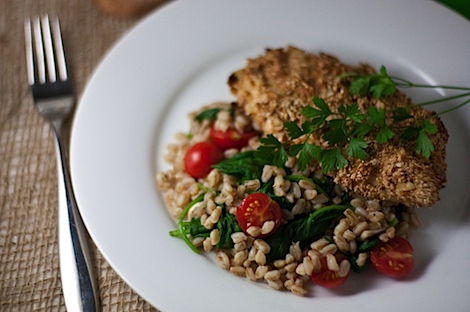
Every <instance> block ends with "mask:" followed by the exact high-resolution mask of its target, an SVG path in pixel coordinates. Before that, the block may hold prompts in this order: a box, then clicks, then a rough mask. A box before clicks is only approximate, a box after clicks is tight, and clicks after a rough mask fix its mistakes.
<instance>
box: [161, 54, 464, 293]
mask: <svg viewBox="0 0 470 312" xmlns="http://www.w3.org/2000/svg"><path fill="white" fill-rule="evenodd" d="M228 85H229V88H230V90H231V92H232V94H233V95H234V96H235V98H236V100H235V102H233V103H214V104H211V105H208V106H205V107H202V108H201V109H199V110H198V111H195V112H192V113H191V114H190V115H189V119H190V132H189V133H179V134H177V136H176V142H175V143H174V144H171V145H170V146H169V147H168V154H167V155H166V156H165V160H166V161H168V162H169V163H170V164H171V165H172V168H171V169H170V170H168V171H165V172H159V173H158V174H157V183H158V186H159V188H160V189H161V190H162V191H163V193H164V198H165V201H166V203H167V205H168V208H169V210H170V212H171V213H172V215H173V216H174V217H175V218H176V219H177V222H178V226H177V229H175V230H174V231H171V232H170V235H172V236H175V237H179V238H182V239H183V240H184V241H185V242H186V243H187V244H188V246H189V247H190V248H191V249H193V250H194V251H195V252H200V251H204V252H214V253H216V260H217V263H218V264H219V265H220V267H222V268H223V269H226V270H229V271H230V272H232V273H233V274H235V275H238V276H241V277H245V278H247V279H248V280H250V281H264V282H266V283H267V284H268V285H269V286H270V287H272V288H273V289H276V290H282V289H287V290H290V291H291V292H292V293H294V294H296V295H299V296H305V295H307V287H306V286H307V283H311V282H313V283H315V284H318V285H320V286H324V287H328V288H331V287H337V286H339V285H341V284H342V283H344V282H345V281H346V280H347V278H348V276H349V275H350V272H351V271H356V272H360V271H362V270H363V269H364V268H365V267H366V266H368V265H369V264H371V265H372V266H373V267H374V268H375V269H376V270H377V271H378V272H379V273H382V274H385V275H388V276H391V277H402V276H405V275H406V274H408V273H409V272H410V271H411V270H412V269H413V265H414V260H413V249H412V247H411V245H410V243H409V242H408V240H407V239H408V237H409V236H410V230H411V229H413V228H416V227H418V226H419V223H420V222H419V219H418V217H417V215H416V213H415V209H416V208H419V207H429V206H432V205H433V204H434V203H436V202H437V201H438V200H439V190H440V189H441V188H442V187H443V186H444V184H445V182H446V159H445V158H446V151H445V145H446V143H447V139H448V133H447V131H446V129H445V127H444V125H443V123H442V122H441V121H440V119H439V116H440V114H441V113H443V112H441V113H435V112H431V111H428V110H426V109H424V108H423V106H424V105H425V104H433V103H435V102H436V101H432V102H429V103H423V104H414V103H412V101H411V100H410V99H409V98H407V97H406V96H405V94H404V93H402V92H401V91H399V90H398V89H397V87H401V86H405V87H420V86H421V85H416V84H413V83H411V82H409V81H406V80H403V79H400V78H396V77H392V76H389V75H388V73H387V70H386V68H385V67H382V68H381V69H380V71H379V72H376V71H375V70H374V69H373V68H372V67H371V66H369V65H367V64H360V65H358V66H349V65H346V64H343V63H341V62H340V61H339V60H338V59H337V58H336V57H333V56H331V55H328V54H324V53H321V54H312V53H307V52H305V51H303V50H301V49H298V48H296V47H291V46H289V47H287V48H282V49H274V50H272V49H268V50H266V52H265V54H264V55H261V56H259V57H257V58H254V59H249V60H248V61H247V64H246V66H245V67H244V68H243V69H240V70H238V71H236V72H234V73H232V74H231V75H230V77H229V79H228ZM466 90H467V91H466V92H468V90H469V89H466ZM467 102H468V101H466V102H464V103H462V105H464V104H466V103H467ZM453 109H455V108H453ZM447 111H449V110H447ZM447 111H445V112H447Z"/></svg>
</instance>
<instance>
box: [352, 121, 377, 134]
mask: <svg viewBox="0 0 470 312" xmlns="http://www.w3.org/2000/svg"><path fill="white" fill-rule="evenodd" d="M372 128H373V127H372V126H371V125H369V124H366V123H360V124H356V125H355V126H354V130H353V131H352V135H353V136H357V137H364V136H366V135H367V134H368V133H369V132H370V131H371V130H372Z"/></svg>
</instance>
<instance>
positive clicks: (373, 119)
mask: <svg viewBox="0 0 470 312" xmlns="http://www.w3.org/2000/svg"><path fill="white" fill-rule="evenodd" d="M366 117H367V121H368V122H369V123H371V124H372V125H376V126H385V110H384V109H383V108H377V107H375V106H369V108H368V109H367V116H366Z"/></svg>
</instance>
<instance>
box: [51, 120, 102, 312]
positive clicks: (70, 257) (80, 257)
mask: <svg viewBox="0 0 470 312" xmlns="http://www.w3.org/2000/svg"><path fill="white" fill-rule="evenodd" d="M61 128H62V127H61V125H54V131H55V136H56V144H55V145H56V154H57V170H58V187H59V207H58V208H59V211H58V214H59V259H60V274H61V281H62V290H63V293H64V299H65V305H66V307H67V311H68V312H74V311H80V312H81V311H87V312H88V311H98V310H99V308H98V296H97V287H96V280H95V276H94V272H93V265H92V263H93V262H92V257H91V253H90V249H89V246H88V239H89V237H88V232H87V231H86V229H85V226H84V224H83V221H82V218H81V216H80V213H79V211H78V208H77V203H76V200H75V195H74V192H73V188H72V182H71V178H70V171H69V167H68V162H67V154H66V152H65V151H66V148H65V147H64V142H63V139H62V133H61V132H62V129H61Z"/></svg>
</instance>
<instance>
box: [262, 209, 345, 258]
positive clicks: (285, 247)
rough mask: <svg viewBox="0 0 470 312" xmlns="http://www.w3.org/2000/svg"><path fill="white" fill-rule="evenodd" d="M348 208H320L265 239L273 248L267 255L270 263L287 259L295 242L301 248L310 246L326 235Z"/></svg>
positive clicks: (283, 226)
mask: <svg viewBox="0 0 470 312" xmlns="http://www.w3.org/2000/svg"><path fill="white" fill-rule="evenodd" d="M346 208H348V207H347V206H343V205H331V206H325V207H323V208H320V209H318V210H316V211H314V212H312V213H310V214H309V215H308V216H306V217H303V218H300V219H297V220H295V221H293V222H289V223H287V224H285V225H281V226H280V227H279V229H278V230H277V231H276V232H274V234H272V235H271V236H269V237H267V238H266V239H265V241H266V243H268V244H269V246H271V251H270V252H269V253H268V254H267V255H266V256H267V260H268V261H273V260H276V259H280V258H282V257H285V255H286V254H287V253H289V248H290V246H291V244H292V243H293V242H300V246H301V248H304V247H306V246H308V244H310V243H311V242H312V241H313V240H315V239H316V238H319V237H320V236H321V235H324V233H325V231H326V230H327V229H328V228H329V227H330V225H331V222H332V221H333V220H334V219H336V218H338V217H339V216H341V215H342V214H343V211H344V210H345V209H346Z"/></svg>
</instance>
